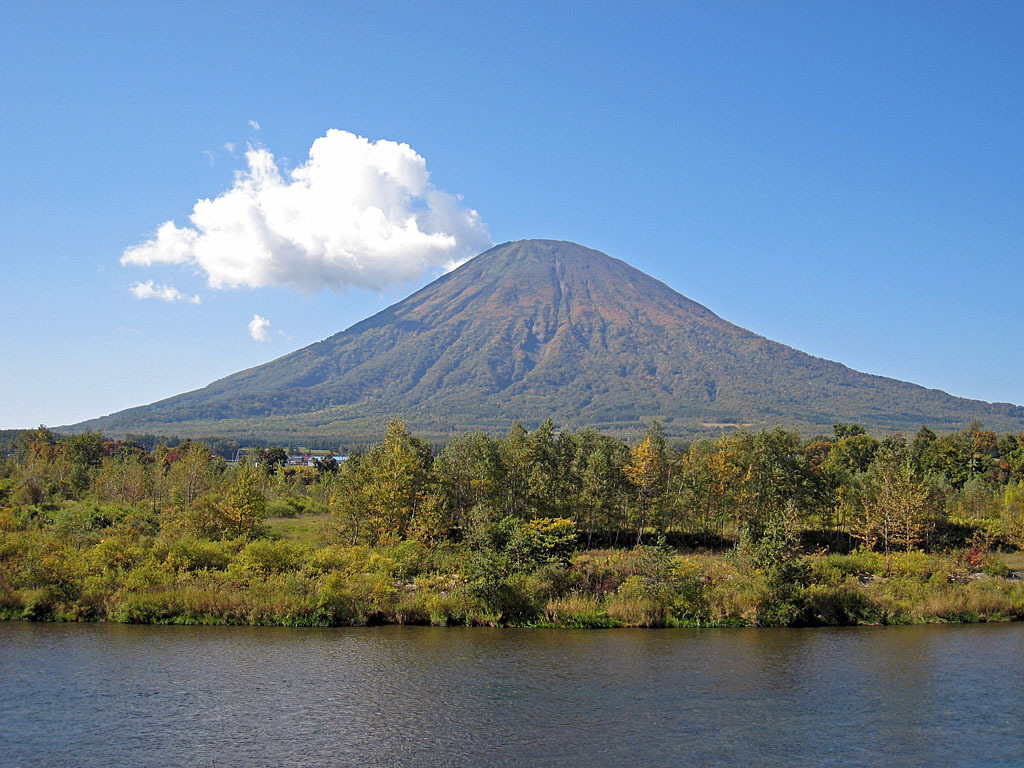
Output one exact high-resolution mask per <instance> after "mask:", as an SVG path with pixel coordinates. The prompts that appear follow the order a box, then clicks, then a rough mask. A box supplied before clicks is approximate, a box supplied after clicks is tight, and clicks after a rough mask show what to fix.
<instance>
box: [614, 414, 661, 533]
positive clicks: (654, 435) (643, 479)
mask: <svg viewBox="0 0 1024 768" xmlns="http://www.w3.org/2000/svg"><path fill="white" fill-rule="evenodd" d="M623 472H624V473H625V475H626V477H627V478H628V479H629V482H630V483H632V485H633V487H634V489H635V497H634V498H635V504H636V506H635V520H636V546H638V547H639V546H640V545H641V544H642V543H643V535H644V529H645V528H646V527H647V526H648V525H649V524H652V525H655V526H656V527H658V528H660V527H661V522H662V511H663V507H662V505H663V502H664V497H665V489H666V486H667V483H668V451H667V448H666V445H665V434H664V431H663V430H662V428H661V424H659V423H658V422H657V421H655V422H652V424H651V426H650V427H649V428H648V430H647V433H646V434H645V435H644V438H643V440H641V441H640V442H639V443H638V444H637V445H636V446H634V448H633V450H632V451H630V456H629V463H628V464H626V466H625V467H624V468H623Z"/></svg>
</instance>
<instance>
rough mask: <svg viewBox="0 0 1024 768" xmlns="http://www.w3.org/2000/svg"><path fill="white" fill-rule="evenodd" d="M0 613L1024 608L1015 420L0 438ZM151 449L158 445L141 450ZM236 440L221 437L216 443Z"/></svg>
mask: <svg viewBox="0 0 1024 768" xmlns="http://www.w3.org/2000/svg"><path fill="white" fill-rule="evenodd" d="M4 437H5V441H4V443H3V444H4V446H5V450H4V455H3V457H2V459H0V615H2V616H3V617H5V618H24V619H36V620H113V621H123V622H169V623H257V624H294V625H341V624H372V623H384V622H391V623H433V624H488V625H508V624H516V625H551V626H579V627H585V626H586V627H592V626H593V627H601V626H623V625H625V626H699V625H709V626H710V625H717V626H726V625H780V624H782V625H804V624H851V623H906V622H916V621H986V620H1005V619H1015V618H1020V617H1022V616H1024V579H1022V577H1024V555H1022V554H1021V553H1020V552H1019V551H1018V550H1019V549H1022V548H1024V438H1020V437H1016V436H1014V435H1010V434H1006V435H1001V436H1000V435H997V434H995V433H993V432H990V431H986V430H984V429H983V428H982V427H981V425H978V424H974V425H972V426H970V427H969V428H967V429H965V430H962V431H960V432H956V433H951V434H944V435H941V436H939V435H936V434H935V433H934V432H932V431H931V430H929V429H927V428H924V427H923V428H921V429H920V431H918V432H917V434H916V435H914V436H913V438H912V439H909V440H908V439H906V438H905V437H904V436H901V435H892V436H889V437H886V438H884V439H877V438H875V437H873V436H871V435H869V434H867V433H866V432H865V430H864V429H862V428H861V427H859V426H856V425H845V424H836V425H835V426H834V427H833V429H832V433H831V434H830V435H827V436H821V437H817V438H814V439H811V440H804V439H802V438H801V437H800V435H799V434H797V433H795V432H789V431H786V430H784V429H782V428H776V429H772V430H762V431H759V432H747V431H742V430H738V431H733V432H727V433H723V434H722V435H721V436H720V437H719V438H718V439H715V440H699V441H696V442H693V443H691V444H688V445H679V446H674V445H670V444H669V443H668V442H667V441H666V439H665V437H664V434H663V432H662V429H661V427H660V426H659V425H658V424H657V423H654V424H652V425H651V427H650V428H649V429H648V430H647V432H646V434H645V435H644V436H643V437H642V439H640V440H638V441H636V442H635V443H634V444H632V445H630V444H627V443H625V442H623V441H621V440H619V439H616V438H613V437H610V436H607V435H604V434H601V433H599V432H596V431H594V430H583V431H579V432H569V431H559V430H557V429H556V428H555V427H554V425H553V424H552V423H551V422H550V421H548V422H545V423H544V424H541V425H540V426H539V427H538V428H536V429H534V430H532V431H528V430H527V429H525V428H524V427H522V426H521V425H518V424H516V425H514V426H513V427H512V428H511V430H510V431H509V432H508V433H507V434H506V435H504V436H503V437H500V438H495V437H492V436H489V435H487V434H485V433H482V432H479V433H469V434H463V435H459V436H456V437H454V438H452V439H451V440H449V441H448V442H447V443H446V444H445V445H444V446H443V447H432V446H431V445H430V444H429V443H427V442H426V441H424V440H423V439H421V438H419V437H416V436H414V435H412V434H410V432H409V431H408V430H407V429H406V427H405V426H404V424H403V423H402V422H400V421H398V420H393V421H391V422H390V423H389V424H388V426H387V431H386V436H385V438H384V439H383V441H381V442H380V443H379V444H376V445H372V446H368V447H367V449H366V450H365V451H362V452H356V453H353V454H352V455H350V456H349V457H348V459H347V460H344V461H340V462H339V461H336V460H335V459H334V458H333V457H331V456H329V455H328V456H324V457H323V458H320V459H317V460H316V461H315V462H313V464H312V465H311V466H291V465H289V464H288V462H287V458H288V451H287V450H285V449H284V448H283V447H273V446H266V447H263V448H262V449H260V450H258V451H254V452H251V453H250V454H248V456H249V458H247V459H246V460H243V461H242V462H240V463H238V464H233V463H231V462H229V461H227V460H225V458H224V456H222V455H218V453H217V451H214V450H211V445H209V444H204V443H200V442H196V441H191V440H185V441H182V442H180V443H178V444H177V445H174V446H173V447H168V446H167V445H166V444H165V443H163V442H161V441H159V440H158V439H155V438H154V439H149V440H142V441H138V440H105V439H104V437H103V436H102V435H101V434H99V433H96V432H85V433H82V434H76V435H70V436H58V435H55V434H53V433H52V432H50V431H49V430H47V429H45V428H42V427H40V428H39V429H37V430H27V431H22V432H18V433H10V434H7V435H5V436H4ZM142 443H147V444H142ZM218 447H219V448H220V449H221V452H222V453H227V454H228V455H231V452H230V451H228V450H226V449H227V448H228V447H229V445H227V444H224V445H219V446H218Z"/></svg>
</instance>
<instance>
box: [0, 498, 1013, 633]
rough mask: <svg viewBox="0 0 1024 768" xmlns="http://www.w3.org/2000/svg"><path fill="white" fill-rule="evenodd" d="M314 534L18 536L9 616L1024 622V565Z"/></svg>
mask: <svg viewBox="0 0 1024 768" xmlns="http://www.w3.org/2000/svg"><path fill="white" fill-rule="evenodd" d="M314 527H315V524H314V521H310V520H305V521H304V520H302V519H301V518H300V519H299V520H294V519H285V520H280V521H273V525H272V528H276V529H277V534H278V535H279V536H280V535H281V534H284V536H283V537H281V538H277V539H273V538H268V539H258V540H255V541H245V540H242V539H237V540H225V541H204V540H198V539H178V540H176V541H173V542H163V541H161V540H160V539H159V537H145V536H141V537H138V536H136V537H130V536H118V535H116V534H115V535H111V536H108V537H106V538H103V539H101V540H99V541H97V542H96V543H94V544H90V545H86V546H83V547H79V548H73V551H72V545H70V544H69V543H68V542H66V541H59V540H56V539H52V538H51V539H48V538H47V537H45V536H44V535H42V534H36V535H32V534H16V535H11V534H8V535H7V536H5V537H4V539H3V544H2V550H0V562H2V563H3V571H2V575H0V616H2V617H3V618H5V619H28V620H42V621H115V622H126V623H144V624H145V623H164V624H259V625H287V626H348V625H368V624H384V623H393V624H433V625H487V626H550V627H619V626H627V627H673V626H766V625H769V626H770V625H792V626H802V625H811V626H813V625H853V624H909V623H928V622H982V621H1007V620H1016V619H1020V618H1022V617H1024V580H1022V579H1021V578H1020V577H1021V575H1022V574H1021V572H1022V571H1024V555H1021V554H991V553H988V554H985V553H977V552H973V553H972V552H968V551H964V552H959V553H951V554H925V553H922V552H903V553H894V554H890V555H884V554H881V553H877V552H868V551H858V552H854V553H852V554H812V555H795V556H793V557H792V558H791V559H790V561H789V566H790V567H789V569H788V571H787V573H788V577H787V578H785V579H780V578H778V574H777V573H773V572H772V570H771V569H770V568H765V567H763V566H759V565H758V563H757V561H756V558H755V557H752V556H750V555H745V554H743V553H742V552H741V551H739V550H736V551H733V552H730V553H725V554H723V553H708V552H704V553H701V552H682V553H681V552H676V551H671V550H668V549H665V548H656V547H642V548H638V549H602V550H590V551H582V552H579V551H577V552H575V553H574V554H572V555H570V556H568V557H566V558H563V559H562V560H561V561H550V562H522V563H520V564H519V565H516V564H514V563H512V562H511V561H510V560H509V556H508V554H507V553H501V552H496V551H486V550H485V549H479V548H477V549H474V548H471V547H467V546H463V545H450V544H443V545H439V546H434V547H426V546H423V545H420V544H418V543H415V542H412V541H406V542H403V543H401V544H399V545H397V546H394V547H375V548H371V547H366V546H355V547H344V546H316V545H315V544H313V543H311V539H312V536H311V534H310V530H311V529H313V528H314Z"/></svg>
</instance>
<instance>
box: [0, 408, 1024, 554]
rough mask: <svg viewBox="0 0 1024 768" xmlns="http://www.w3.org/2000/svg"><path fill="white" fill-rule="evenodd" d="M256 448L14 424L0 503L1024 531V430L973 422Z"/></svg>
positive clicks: (403, 523)
mask: <svg viewBox="0 0 1024 768" xmlns="http://www.w3.org/2000/svg"><path fill="white" fill-rule="evenodd" d="M284 458H285V452H284V451H283V450H282V449H281V448H279V447H273V446H271V447H266V448H264V449H263V450H262V451H261V452H260V453H257V454H254V455H253V457H252V459H253V461H246V462H243V463H242V464H240V465H239V466H237V467H236V466H230V465H229V464H228V463H227V462H225V461H224V459H223V458H222V457H220V456H218V455H216V453H214V452H213V451H211V449H210V447H209V446H208V445H206V444H204V443H202V442H198V441H192V440H185V441H183V442H182V443H180V444H179V445H177V446H175V447H173V448H168V447H166V446H163V445H156V446H154V447H153V448H152V449H147V448H145V447H144V446H142V445H140V444H139V443H138V442H135V441H132V440H122V441H110V440H105V439H104V438H103V436H102V435H100V434H98V433H95V432H85V433H82V434H77V435H70V436H66V437H62V438H58V437H57V436H55V435H54V434H53V433H52V432H50V431H49V430H47V429H45V428H40V429H38V430H28V431H24V432H22V433H20V434H19V435H18V436H17V437H16V438H15V439H14V440H13V441H12V442H11V443H10V450H9V452H8V455H7V456H5V457H4V458H3V463H2V464H0V503H2V504H3V505H4V506H6V507H9V508H16V509H22V510H25V509H29V508H39V509H41V508H44V507H45V506H46V505H47V504H55V503H60V502H62V501H65V500H80V499H86V498H92V499H96V500H98V501H103V502H111V503H120V504H126V505H129V506H132V507H139V508H144V509H146V510H148V512H149V513H150V514H152V515H156V516H157V517H159V518H160V519H161V520H163V521H164V522H165V523H167V524H173V525H178V526H183V527H184V528H185V529H187V530H189V531H190V532H192V533H193V534H195V535H198V536H203V537H206V538H223V537H231V536H248V535H258V532H259V530H260V524H261V521H262V519H263V518H264V517H265V516H266V515H268V514H270V515H272V516H274V515H277V516H280V515H294V514H301V513H302V512H314V513H320V514H325V515H326V514H329V516H330V517H329V524H328V526H327V533H325V535H329V536H333V537H334V538H335V539H336V540H338V541H343V542H346V543H349V544H370V545H378V544H393V543H395V542H398V541H402V540H405V539H410V538H411V539H416V540H419V541H422V542H436V541H441V540H455V541H462V540H466V539H467V538H470V537H472V536H474V535H479V534H480V532H481V531H483V530H486V529H488V527H494V526H496V525H498V524H501V523H502V521H506V522H505V524H506V525H512V524H522V523H529V522H531V521H538V520H562V521H568V523H571V527H572V530H573V531H575V532H576V533H577V535H578V537H579V545H580V546H581V547H583V548H590V547H594V546H613V547H622V546H639V545H642V544H645V543H647V544H655V543H661V544H664V543H666V542H668V543H688V544H691V545H694V546H697V545H701V546H714V545H716V544H718V545H722V544H723V543H725V542H728V541H733V540H735V539H736V538H737V537H738V536H739V535H740V533H741V532H742V531H744V530H747V529H749V530H753V531H758V530H762V529H763V528H764V527H765V526H766V524H767V523H768V520H769V518H770V516H771V515H772V514H773V513H775V514H784V515H785V516H786V518H787V519H788V520H789V524H790V526H791V527H793V528H795V529H797V530H803V531H814V532H817V533H818V534H819V535H820V536H821V537H822V540H823V541H826V542H830V543H832V545H833V546H835V545H836V544H837V543H840V542H842V540H843V539H844V538H845V540H846V541H847V543H848V544H858V543H859V544H862V545H864V546H867V547H869V548H874V549H878V550H881V551H890V550H909V549H915V548H920V547H932V548H935V547H940V548H941V547H942V546H944V545H946V544H948V543H949V537H950V536H956V535H957V533H958V531H959V532H961V533H962V532H963V530H969V531H971V532H974V533H977V532H978V531H981V532H982V533H983V534H984V535H985V536H988V537H989V538H990V539H992V540H998V541H999V542H1001V543H1004V544H1006V545H1008V546H1019V545H1021V544H1024V438H1022V437H1018V436H1015V435H1010V434H1006V435H1001V436H1000V435H996V434H995V433H993V432H990V431H987V430H984V429H983V428H982V426H981V425H980V424H972V425H970V426H969V427H967V428H966V429H964V430H961V431H960V432H955V433H950V434H945V435H941V436H939V435H936V434H935V433H934V432H933V431H931V430H930V429H928V428H927V427H922V428H921V429H920V430H919V431H918V432H917V434H915V435H914V437H913V438H911V439H909V440H908V439H906V438H905V437H904V436H901V435H891V436H888V437H885V438H882V439H878V438H875V437H873V436H871V435H869V434H867V432H866V431H865V430H864V429H863V428H861V427H859V426H857V425H848V424H836V425H835V426H834V427H833V431H832V434H830V435H827V436H821V437H815V438H813V439H810V440H803V439H801V437H800V435H799V434H798V433H796V432H793V431H787V430H785V429H783V428H781V427H776V428H774V429H765V430H761V431H757V432H749V431H743V430H738V431H734V432H730V433H726V434H723V435H722V436H721V437H719V438H718V439H715V440H698V441H696V442H693V443H691V444H689V445H685V446H670V445H669V444H668V442H667V441H666V439H665V437H664V434H663V431H662V429H661V427H660V426H659V425H658V424H657V423H654V424H652V425H651V427H650V428H649V429H648V430H647V432H646V434H644V435H643V436H642V438H641V439H639V440H638V441H636V442H635V443H634V444H632V445H630V444H627V443H625V442H623V441H622V440H619V439H616V438H612V437H609V436H607V435H603V434H601V433H599V432H597V431H595V430H591V429H585V430H581V431H578V432H569V431H559V430H557V429H556V428H555V426H554V425H553V424H552V423H551V422H550V421H547V422H544V423H543V424H541V425H540V426H538V427H537V428H535V429H533V430H527V429H526V428H524V427H523V426H522V425H521V424H514V425H513V426H512V428H511V429H510V430H509V431H508V432H507V433H506V434H505V435H503V436H500V437H494V436H490V435H488V434H485V433H483V432H475V433H468V434H462V435H456V436H455V437H452V438H451V439H450V440H449V441H448V442H447V443H446V444H445V445H444V447H443V448H441V449H440V450H439V451H438V450H435V449H433V448H432V447H431V445H430V444H429V443H427V442H426V441H425V440H423V439H421V438H419V437H417V436H415V435H413V434H411V433H410V432H409V430H408V429H406V427H405V426H404V424H403V423H402V422H401V421H400V420H397V419H394V420H392V421H391V422H390V423H389V424H388V427H387V431H386V434H385V436H384V439H383V440H382V441H381V442H380V443H378V444H376V445H374V446H372V447H371V448H369V449H368V450H366V451H364V452H356V453H354V454H353V455H351V457H350V458H349V460H348V461H344V462H340V463H338V462H335V461H334V460H333V459H330V458H326V459H324V460H322V461H318V462H317V465H316V466H315V467H313V468H305V467H299V468H297V467H288V466H286V465H285V462H284Z"/></svg>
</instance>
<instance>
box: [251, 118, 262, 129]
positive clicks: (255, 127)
mask: <svg viewBox="0 0 1024 768" xmlns="http://www.w3.org/2000/svg"><path fill="white" fill-rule="evenodd" d="M249 127H250V128H252V129H253V130H254V131H258V130H259V129H260V124H259V123H258V122H256V121H255V120H250V121H249Z"/></svg>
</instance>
